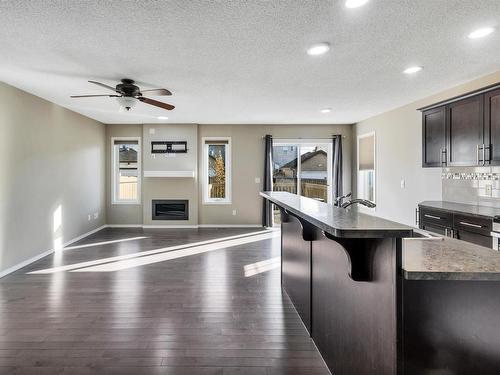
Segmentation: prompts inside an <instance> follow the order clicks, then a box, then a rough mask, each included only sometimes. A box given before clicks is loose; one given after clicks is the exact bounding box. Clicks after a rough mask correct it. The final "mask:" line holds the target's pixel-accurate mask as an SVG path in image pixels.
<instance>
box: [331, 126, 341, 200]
mask: <svg viewBox="0 0 500 375" xmlns="http://www.w3.org/2000/svg"><path fill="white" fill-rule="evenodd" d="M332 169H333V171H332V172H333V176H332V191H333V199H334V202H335V198H337V197H340V196H341V195H343V192H342V136H341V135H334V136H333V168H332Z"/></svg>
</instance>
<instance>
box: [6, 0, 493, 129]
mask: <svg viewBox="0 0 500 375" xmlns="http://www.w3.org/2000/svg"><path fill="white" fill-rule="evenodd" d="M499 23H500V1H499V0H489V1H488V0H485V1H481V0H474V1H470V0H460V1H458V0H457V1H454V0H418V1H415V0H412V1H405V0H392V1H391V0H371V1H370V2H369V3H368V5H366V6H364V7H362V8H358V9H346V8H345V7H344V1H343V0H342V1H341V0H336V1H332V0H330V1H326V0H308V1H307V0H303V1H299V0H253V1H248V0H224V1H223V0H219V1H209V0H176V1H109V0H101V1H96V0H89V1H76V0H74V1H71V0H62V1H61V0H60V1H52V0H51V1H49V0H32V1H28V0H10V1H1V2H0V24H1V25H2V26H1V30H2V31H1V32H0V51H1V52H2V57H1V59H0V80H2V81H5V82H6V83H8V84H11V85H13V86H16V87H19V88H21V89H23V90H26V91H28V92H31V93H33V94H35V95H38V96H41V97H43V98H45V99H48V100H50V101H52V102H55V103H57V104H60V105H62V106H64V107H67V108H70V109H72V110H74V111H76V112H79V113H82V114H84V115H86V116H89V117H92V118H94V119H96V120H99V121H102V122H105V123H141V122H154V121H155V120H156V117H157V116H160V115H165V114H167V115H168V116H169V118H170V119H169V122H175V123H352V122H356V121H359V120H362V119H364V118H367V117H369V116H372V115H374V114H378V113H381V112H384V111H386V110H389V109H392V108H394V107H397V106H399V105H402V104H405V103H408V102H411V101H413V100H416V99H419V98H422V97H424V96H427V95H429V94H432V93H434V92H437V91H439V90H441V89H445V88H448V87H450V86H453V85H456V84H458V83H461V82H464V81H467V80H470V79H473V78H476V77H478V76H481V75H484V74H487V73H490V72H493V71H496V70H499V69H500V31H497V32H496V33H494V34H493V35H492V36H489V37H487V38H485V39H481V40H469V39H467V37H466V36H467V34H468V33H469V32H470V31H471V30H473V29H475V28H477V27H480V26H484V25H488V26H491V25H493V26H496V27H498V26H499ZM323 41H327V42H329V43H330V44H331V46H332V49H331V52H330V53H329V54H327V55H325V56H321V57H311V56H308V55H307V54H306V53H305V50H306V49H307V47H309V46H310V45H311V44H314V43H317V42H323ZM414 64H416V65H422V66H424V70H423V71H422V72H421V73H419V74H417V75H415V76H407V75H404V74H402V73H401V72H402V70H403V69H404V68H406V67H407V66H409V65H414ZM123 77H128V78H133V79H135V80H137V81H140V82H142V83H144V84H143V85H144V86H145V87H147V88H150V87H166V88H168V89H169V90H171V91H172V92H173V94H174V95H173V96H172V97H168V98H157V99H160V100H165V99H166V101H167V102H170V103H172V104H174V105H176V106H177V108H176V109H175V110H174V111H171V112H168V113H167V112H166V111H163V110H161V109H159V108H155V107H151V106H148V105H145V104H142V103H140V104H138V105H137V106H136V107H135V108H134V109H133V111H131V112H128V113H126V112H125V113H124V112H120V111H119V107H118V104H117V103H116V101H115V100H114V99H111V98H92V99H70V98H69V95H71V94H75V95H76V94H91V93H103V94H104V93H107V91H106V90H105V89H101V88H100V87H97V86H94V85H91V84H89V83H87V80H88V79H93V80H99V81H102V82H105V83H108V84H110V85H114V84H115V83H116V82H115V81H117V80H119V79H120V78H123ZM323 107H331V108H332V112H331V113H329V114H322V113H320V112H319V110H320V109H321V108H323Z"/></svg>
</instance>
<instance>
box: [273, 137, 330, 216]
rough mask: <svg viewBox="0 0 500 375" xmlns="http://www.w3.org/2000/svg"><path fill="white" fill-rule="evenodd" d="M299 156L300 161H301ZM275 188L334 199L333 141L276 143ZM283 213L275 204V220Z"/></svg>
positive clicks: (274, 147) (274, 157) (276, 189)
mask: <svg viewBox="0 0 500 375" xmlns="http://www.w3.org/2000/svg"><path fill="white" fill-rule="evenodd" d="M299 160H300V162H298V161H299ZM273 163H274V168H273V190H274V191H286V192H288V193H292V194H298V195H302V196H304V197H308V198H313V199H317V200H319V201H321V202H325V203H330V202H331V194H332V192H331V189H330V184H331V175H332V173H331V170H332V142H331V141H330V140H314V141H313V140H310V141H308V140H299V139H295V140H294V139H290V140H279V141H276V142H274V143H273ZM279 222H280V215H279V211H278V209H277V208H276V207H275V212H274V224H275V225H276V224H279Z"/></svg>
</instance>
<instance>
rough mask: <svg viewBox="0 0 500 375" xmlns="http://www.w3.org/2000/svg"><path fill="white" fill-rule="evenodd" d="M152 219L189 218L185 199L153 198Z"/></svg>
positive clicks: (187, 204) (187, 202) (187, 203)
mask: <svg viewBox="0 0 500 375" xmlns="http://www.w3.org/2000/svg"><path fill="white" fill-rule="evenodd" d="M151 219H152V220H189V201H188V200H187V199H154V200H153V201H152V218H151Z"/></svg>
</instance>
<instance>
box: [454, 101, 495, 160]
mask: <svg viewBox="0 0 500 375" xmlns="http://www.w3.org/2000/svg"><path fill="white" fill-rule="evenodd" d="M446 112H447V121H446V127H447V129H446V133H447V134H448V147H447V165H448V166H462V165H463V166H471V165H483V160H484V151H485V150H484V147H483V96H482V95H478V96H473V97H471V98H467V99H463V100H459V101H457V102H454V103H451V104H448V105H447V106H446Z"/></svg>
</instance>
